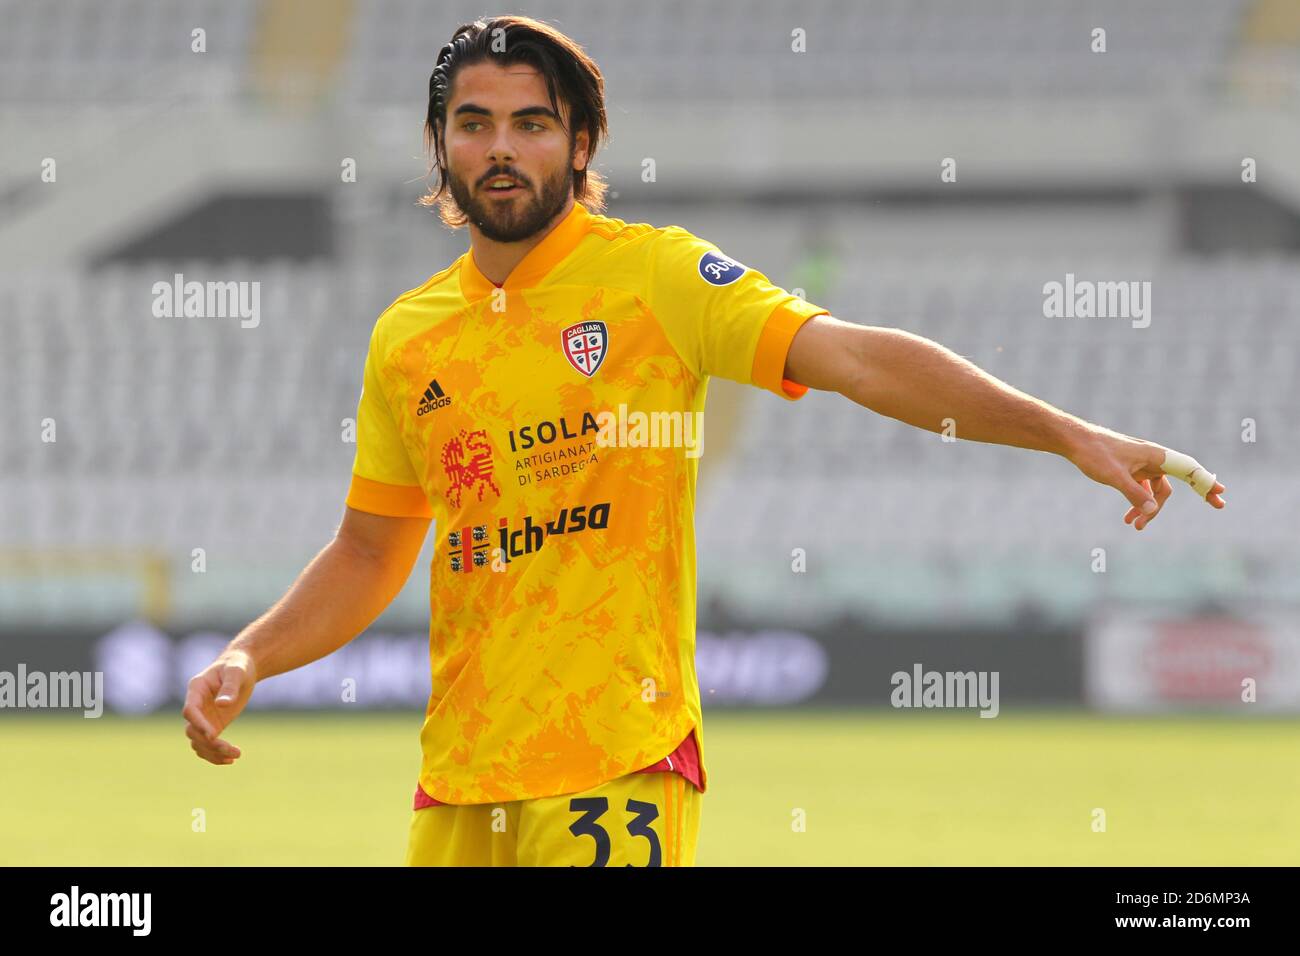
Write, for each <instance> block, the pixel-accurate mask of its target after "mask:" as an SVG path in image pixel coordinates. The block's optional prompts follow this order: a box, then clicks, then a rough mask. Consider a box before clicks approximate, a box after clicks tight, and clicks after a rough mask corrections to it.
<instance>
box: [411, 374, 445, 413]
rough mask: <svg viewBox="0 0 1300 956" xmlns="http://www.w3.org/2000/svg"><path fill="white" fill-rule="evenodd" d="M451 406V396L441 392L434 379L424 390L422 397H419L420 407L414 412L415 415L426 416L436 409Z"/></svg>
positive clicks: (440, 387)
mask: <svg viewBox="0 0 1300 956" xmlns="http://www.w3.org/2000/svg"><path fill="white" fill-rule="evenodd" d="M450 404H451V396H450V395H448V394H447V393H446V392H444V391H443V390H442V386H441V385H439V384H438V380H437V379H436V378H435V379H434V380H433V381H432V382H430V383H429V387H428V388H426V389H425V390H424V395H422V396H421V397H420V407H419V409H417V410H416V412H415V414H416V415H427V414H428V413H429V412H432V411H434V410H436V409H439V408H442V407H443V406H445V405H450Z"/></svg>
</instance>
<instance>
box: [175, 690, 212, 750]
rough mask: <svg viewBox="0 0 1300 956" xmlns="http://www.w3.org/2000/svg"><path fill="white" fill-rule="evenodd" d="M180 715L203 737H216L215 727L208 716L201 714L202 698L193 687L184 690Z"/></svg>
mask: <svg viewBox="0 0 1300 956" xmlns="http://www.w3.org/2000/svg"><path fill="white" fill-rule="evenodd" d="M210 689H211V688H209V690H210ZM181 716H182V717H184V718H185V720H186V721H188V722H189V723H190V724H192V725H194V727H195V728H197V729H198V730H199V732H200V733H202V734H203V736H204V737H207V738H208V739H209V740H216V739H217V731H216V729H215V728H213V726H212V724H211V723H210V722H209V721H208V718H206V717H205V716H203V700H202V698H201V697H200V696H199V695H198V694H197V693H196V692H195V690H194V688H193V687H191V688H190V689H189V690H187V691H186V692H185V706H183V707H182V708H181Z"/></svg>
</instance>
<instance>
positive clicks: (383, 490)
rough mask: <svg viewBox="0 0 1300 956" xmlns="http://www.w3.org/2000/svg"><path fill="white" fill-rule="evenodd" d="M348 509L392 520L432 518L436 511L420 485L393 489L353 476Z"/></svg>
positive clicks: (384, 484)
mask: <svg viewBox="0 0 1300 956" xmlns="http://www.w3.org/2000/svg"><path fill="white" fill-rule="evenodd" d="M347 506H348V507H349V508H355V509H356V510H357V511H365V512H368V513H369V514H372V515H387V516H388V517H390V518H431V517H433V509H432V508H430V507H429V499H428V498H426V497H425V496H424V489H423V488H421V487H420V486H419V485H390V484H386V483H385V482H382V481H374V480H372V479H370V478H362V477H361V476H360V475H358V474H353V476H352V484H351V486H349V488H348V498H347Z"/></svg>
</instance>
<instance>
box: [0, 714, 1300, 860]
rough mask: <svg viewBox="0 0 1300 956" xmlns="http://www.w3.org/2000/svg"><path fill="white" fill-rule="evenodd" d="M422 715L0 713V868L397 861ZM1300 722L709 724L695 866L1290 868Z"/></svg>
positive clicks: (1051, 717)
mask: <svg viewBox="0 0 1300 956" xmlns="http://www.w3.org/2000/svg"><path fill="white" fill-rule="evenodd" d="M419 723H420V715H418V714H412V715H409V716H386V715H371V716H336V715H328V716H303V715H293V716H287V715H269V714H262V713H251V714H245V715H244V717H242V718H241V719H240V720H239V721H238V722H237V723H236V724H235V725H234V727H233V728H232V729H231V733H230V734H229V739H230V740H232V741H233V742H235V743H236V744H238V745H239V746H240V747H241V748H242V749H243V751H244V756H243V758H242V759H241V760H239V761H238V762H237V763H236V764H235V765H233V766H230V767H214V766H211V765H209V764H206V763H202V762H201V761H199V760H198V759H197V758H196V757H195V756H194V755H193V754H192V753H191V751H190V749H189V742H188V741H187V740H186V739H185V737H184V735H183V732H182V722H181V719H180V717H179V715H178V714H177V715H169V716H166V717H153V718H148V719H140V720H130V719H123V718H113V717H105V718H102V719H100V720H82V719H66V718H62V717H35V718H32V717H23V716H15V715H13V714H12V713H10V714H6V715H4V716H3V717H0V756H2V758H3V762H4V769H5V773H4V783H3V786H2V787H0V864H6V865H13V864H36V865H45V864H61V865H109V864H112V865H147V864H157V865H187V864H204V865H226V864H243V865H273V864H285V865H296V864H306V865H335V864H343V865H350V864H365V865H387V864H400V863H401V861H402V856H403V851H404V849H405V841H406V826H407V823H408V821H409V818H410V807H411V795H412V793H413V791H414V788H415V776H416V770H417V767H418V763H419V749H418V746H419V745H418V731H419ZM1298 731H1300V721H1296V720H1294V719H1269V720H1252V721H1247V720H1242V719H1229V718H1215V717H1162V718H1155V719H1145V720H1137V719H1121V718H1113V717H1112V718H1101V717H1095V716H1090V715H1085V714H1052V713H1030V714H1026V713H1023V712H1021V713H1013V712H1008V711H1006V710H1004V711H1003V713H1002V715H1001V716H1000V717H998V718H997V719H995V720H984V719H980V718H978V717H976V716H975V715H974V714H973V713H971V712H963V713H960V714H956V713H947V714H939V713H934V714H926V713H919V714H918V713H912V712H908V713H902V712H879V711H876V712H863V713H845V712H819V713H799V714H792V713H761V714H753V713H749V714H739V713H734V712H731V713H716V712H714V713H709V714H707V715H706V717H705V747H706V750H707V758H708V765H709V771H710V788H709V792H708V793H707V794H705V797H704V807H703V822H702V828H701V834H700V843H699V857H698V860H697V862H698V863H699V864H700V865H712V866H726V865H751V864H772V865H799V866H804V865H823V864H833V865H855V864H866V865H871V864H902V865H910V864H921V865H928V864H947V865H966V864H992V865H1008V864H1027V865H1053V864H1082V865H1101V864H1113V865H1121V866H1124V865H1157V864H1159V865H1252V864H1269V865H1281V864H1287V865H1296V864H1300V798H1298V797H1297V794H1300V761H1297V760H1295V742H1296V740H1297V739H1298V737H1297V732H1298ZM1096 808H1100V809H1102V810H1104V811H1105V814H1106V830H1105V832H1104V833H1102V832H1094V829H1093V819H1094V817H1093V811H1094V809H1096ZM198 809H201V810H202V811H203V813H204V817H205V824H206V829H205V831H204V832H196V831H195V829H194V827H193V820H194V819H195V815H194V811H195V810H198ZM797 811H802V818H803V820H804V821H805V827H804V829H803V830H802V832H800V831H799V830H798V829H796V828H795V826H794V825H793V824H794V823H795V821H796V818H797V817H798V816H799V814H798V813H797Z"/></svg>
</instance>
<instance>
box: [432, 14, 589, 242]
mask: <svg viewBox="0 0 1300 956" xmlns="http://www.w3.org/2000/svg"><path fill="white" fill-rule="evenodd" d="M488 61H491V62H494V63H498V64H500V65H501V66H512V65H514V64H516V63H525V64H528V65H529V66H531V67H533V68H534V69H535V70H537V72H538V73H540V74H541V75H542V78H543V79H544V80H545V81H546V90H547V93H548V95H549V96H550V100H551V109H553V110H555V112H556V114H557V115H559V114H561V110H560V107H559V100H563V101H564V103H565V105H566V106H567V107H568V110H569V130H568V132H569V143H570V145H572V144H573V143H574V142H575V141H576V134H577V132H578V131H579V130H584V129H585V130H586V131H587V141H588V149H587V167H586V168H584V169H576V170H574V171H573V196H574V199H576V200H579V201H581V202H582V204H583V205H584V206H586V207H587V208H588V209H589V210H590V211H592V212H596V213H599V212H603V211H604V209H605V192H606V190H607V188H608V184H607V183H606V182H605V179H604V177H603V176H601V175H600V173H598V172H597V171H596V170H594V169H591V168H590V167H591V161H592V159H593V157H595V155H596V150H597V148H598V147H599V145H600V143H601V142H602V140H605V139H608V138H609V127H608V125H607V123H606V117H605V78H604V76H602V75H601V72H600V67H598V66H597V65H596V62H595V61H594V60H593V59H591V57H589V56H588V55H587V54H586V52H585V51H584V50H583V49H582V47H581V46H579V45H578V44H577V43H576V42H575V41H574V40H572V39H570V38H569V37H567V36H565V35H564V34H563V33H561V32H560V31H559V30H557V29H555V28H554V27H552V26H550V25H549V24H547V23H543V22H541V21H540V20H534V19H532V18H530V17H520V16H504V17H491V18H489V19H486V20H475V21H474V22H473V23H466V24H463V25H461V26H459V27H457V28H456V32H455V33H453V34H452V37H451V42H450V43H448V44H447V45H446V46H444V47H443V48H442V49H441V50H439V51H438V59H437V62H436V63H435V65H434V68H433V74H432V75H431V76H430V77H429V109H428V113H427V115H426V116H425V120H424V146H425V149H426V151H428V153H429V175H433V173H434V171H435V170H436V171H437V173H438V184H437V188H436V189H430V191H429V192H428V193H427V194H426V195H424V196H422V197H420V205H422V206H437V207H438V213H439V215H440V216H441V218H442V221H443V222H444V223H446V224H447V225H448V226H451V227H452V228H453V229H455V228H459V227H460V226H463V225H465V223H467V222H468V221H469V218H468V217H467V216H466V215H465V213H464V212H463V211H461V210H460V209H459V208H458V207H457V205H456V202H455V200H454V199H453V198H452V196H451V194H450V193H449V192H448V177H447V148H446V141H445V133H446V129H447V103H448V101H449V100H450V99H451V90H452V84H453V83H454V82H455V80H456V73H457V72H458V71H459V70H460V69H461V67H464V66H470V65H472V64H475V63H484V62H488Z"/></svg>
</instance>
